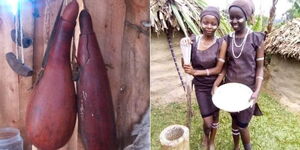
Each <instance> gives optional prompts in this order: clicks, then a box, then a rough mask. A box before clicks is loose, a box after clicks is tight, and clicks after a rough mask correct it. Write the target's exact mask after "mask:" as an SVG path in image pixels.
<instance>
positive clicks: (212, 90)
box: [211, 85, 218, 95]
mask: <svg viewBox="0 0 300 150" xmlns="http://www.w3.org/2000/svg"><path fill="white" fill-rule="evenodd" d="M217 88H218V86H216V85H214V86H213V87H212V89H211V95H214V94H215V93H216V90H217Z"/></svg>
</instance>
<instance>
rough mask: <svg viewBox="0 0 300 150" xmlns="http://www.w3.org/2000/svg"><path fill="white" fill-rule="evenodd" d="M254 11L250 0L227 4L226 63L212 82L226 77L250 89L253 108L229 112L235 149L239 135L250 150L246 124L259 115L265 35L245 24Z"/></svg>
mask: <svg viewBox="0 0 300 150" xmlns="http://www.w3.org/2000/svg"><path fill="white" fill-rule="evenodd" d="M253 13H254V5H253V3H252V2H251V1H250V0H247V1H246V0H236V1H234V2H233V3H232V4H231V5H230V7H229V17H230V19H229V21H230V24H231V26H232V28H233V30H234V32H233V33H232V34H229V35H227V36H225V37H224V40H225V41H226V43H227V45H228V49H227V53H226V57H227V58H226V65H225V67H224V69H223V71H222V73H221V76H219V77H218V79H217V80H216V82H215V84H214V89H215V88H216V87H217V86H219V84H220V83H221V80H222V79H223V77H224V76H225V83H230V82H237V83H242V84H245V85H247V86H248V87H250V88H251V89H252V90H253V94H252V96H251V99H250V101H252V102H253V104H255V105H253V106H252V107H249V108H248V109H246V110H243V111H241V112H238V113H231V118H232V135H233V140H234V149H235V150H237V149H239V136H240V135H241V139H242V142H243V145H244V148H245V150H250V149H251V144H250V134H249V130H248V128H247V127H248V124H249V122H250V120H251V118H252V116H253V114H256V115H261V112H260V110H259V108H258V105H257V104H256V102H257V98H258V95H259V91H260V89H261V84H262V80H263V60H264V45H263V41H264V37H265V35H264V34H263V33H260V32H253V31H251V29H249V28H248V27H247V20H249V19H250V17H251V16H252V15H253Z"/></svg>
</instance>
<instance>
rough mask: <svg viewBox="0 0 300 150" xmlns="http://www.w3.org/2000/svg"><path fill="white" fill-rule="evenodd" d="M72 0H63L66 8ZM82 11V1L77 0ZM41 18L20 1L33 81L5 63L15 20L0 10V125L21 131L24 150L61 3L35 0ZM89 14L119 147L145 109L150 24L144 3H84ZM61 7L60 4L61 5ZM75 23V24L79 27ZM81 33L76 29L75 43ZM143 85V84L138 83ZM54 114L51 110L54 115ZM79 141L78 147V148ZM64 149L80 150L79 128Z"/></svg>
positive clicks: (128, 138) (12, 47)
mask: <svg viewBox="0 0 300 150" xmlns="http://www.w3.org/2000/svg"><path fill="white" fill-rule="evenodd" d="M70 1H71V0H65V1H64V3H65V4H67V3H68V2H70ZM77 1H78V2H79V3H80V7H81V8H83V2H82V0H77ZM35 2H36V7H37V10H38V13H39V15H40V17H38V18H36V19H34V17H33V16H32V13H33V7H34V6H33V4H32V3H31V1H24V8H25V5H26V8H27V9H26V10H24V11H23V12H22V14H23V18H26V19H24V21H23V22H24V32H25V33H27V34H28V35H29V36H30V37H32V38H33V39H34V44H33V45H32V46H30V47H29V48H27V49H25V62H26V64H28V65H29V66H32V67H33V68H34V71H35V73H34V76H33V77H26V78H25V77H21V76H18V75H17V74H16V73H14V72H13V71H12V70H11V69H10V67H9V66H8V64H7V62H6V60H5V54H6V53H8V52H11V51H12V52H15V43H13V42H12V40H11V38H10V31H11V30H12V29H13V28H14V23H13V17H12V15H11V14H10V13H8V12H7V11H6V10H5V9H4V7H2V6H0V35H1V40H0V75H1V78H0V127H5V126H12V127H17V128H19V129H21V131H22V136H23V138H25V150H27V149H31V145H30V144H28V143H27V140H26V137H25V133H26V131H25V130H24V124H25V112H26V108H27V104H28V101H29V96H30V93H31V91H32V89H30V87H31V86H32V84H33V82H34V80H35V79H36V76H37V73H38V71H39V70H40V68H41V62H42V59H43V55H44V50H45V48H46V46H47V42H48V40H49V36H50V33H51V30H52V27H53V24H54V21H55V17H56V15H57V12H58V9H59V5H60V4H61V2H62V0H43V1H35ZM84 2H85V4H86V8H87V9H88V10H89V12H90V13H91V16H92V19H93V26H94V29H95V33H96V36H97V39H98V43H99V45H100V48H101V52H102V54H103V57H104V61H105V63H106V64H107V70H108V75H109V82H110V86H111V91H112V96H113V104H114V109H115V110H114V111H115V118H116V123H117V134H118V135H117V136H118V141H116V143H118V144H119V146H120V148H123V147H125V146H126V145H128V144H130V143H131V142H132V141H133V137H131V136H130V132H131V130H132V129H133V125H134V124H136V123H138V122H139V121H140V119H141V117H142V115H143V114H144V112H145V111H146V110H147V108H148V107H149V99H150V98H149V78H150V77H149V68H150V66H149V47H150V46H149V33H148V32H149V30H148V27H146V26H145V25H146V24H147V21H149V15H148V9H149V4H148V3H149V2H148V1H138V0H132V1H128V0H121V1H120V0H110V1H106V0H98V1H94V0H84ZM65 4H64V6H65ZM77 25H78V23H77ZM79 34H80V31H79V27H78V26H77V27H76V31H75V41H76V43H77V42H78V35H79ZM141 83H142V84H141ZM53 113H54V112H53ZM78 143H79V144H78ZM63 149H70V150H76V149H82V147H81V144H80V139H79V136H78V135H77V128H75V130H74V134H73V137H72V139H71V140H70V141H69V143H68V144H67V145H66V146H65V147H64V148H63Z"/></svg>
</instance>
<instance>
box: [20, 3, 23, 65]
mask: <svg viewBox="0 0 300 150" xmlns="http://www.w3.org/2000/svg"><path fill="white" fill-rule="evenodd" d="M19 3H20V4H19V7H20V10H19V11H20V13H19V18H20V22H19V24H20V43H21V61H22V64H24V47H23V17H22V14H21V11H22V10H23V7H22V4H23V0H20V2H19Z"/></svg>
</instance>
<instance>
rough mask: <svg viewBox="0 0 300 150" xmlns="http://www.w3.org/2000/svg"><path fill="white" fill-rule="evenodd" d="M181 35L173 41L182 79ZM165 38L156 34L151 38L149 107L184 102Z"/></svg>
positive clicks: (177, 35) (183, 95)
mask: <svg viewBox="0 0 300 150" xmlns="http://www.w3.org/2000/svg"><path fill="white" fill-rule="evenodd" d="M181 37H182V35H180V34H176V35H175V37H174V39H173V41H174V43H173V44H174V45H173V46H174V51H175V52H176V59H177V62H178V65H179V67H180V72H181V74H182V76H183V77H184V72H183V70H182V68H181V61H180V58H181V52H180V48H179V41H180V39H181ZM167 43H168V42H167V37H166V35H164V34H160V35H159V37H157V35H156V33H153V34H152V38H151V44H150V46H151V58H150V94H151V95H150V96H151V98H150V99H151V105H163V104H167V103H170V102H179V101H185V100H186V99H185V93H184V90H183V87H182V85H181V82H180V79H179V77H178V73H177V71H176V68H175V64H174V62H173V58H172V55H171V52H170V50H169V48H168V44H167Z"/></svg>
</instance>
